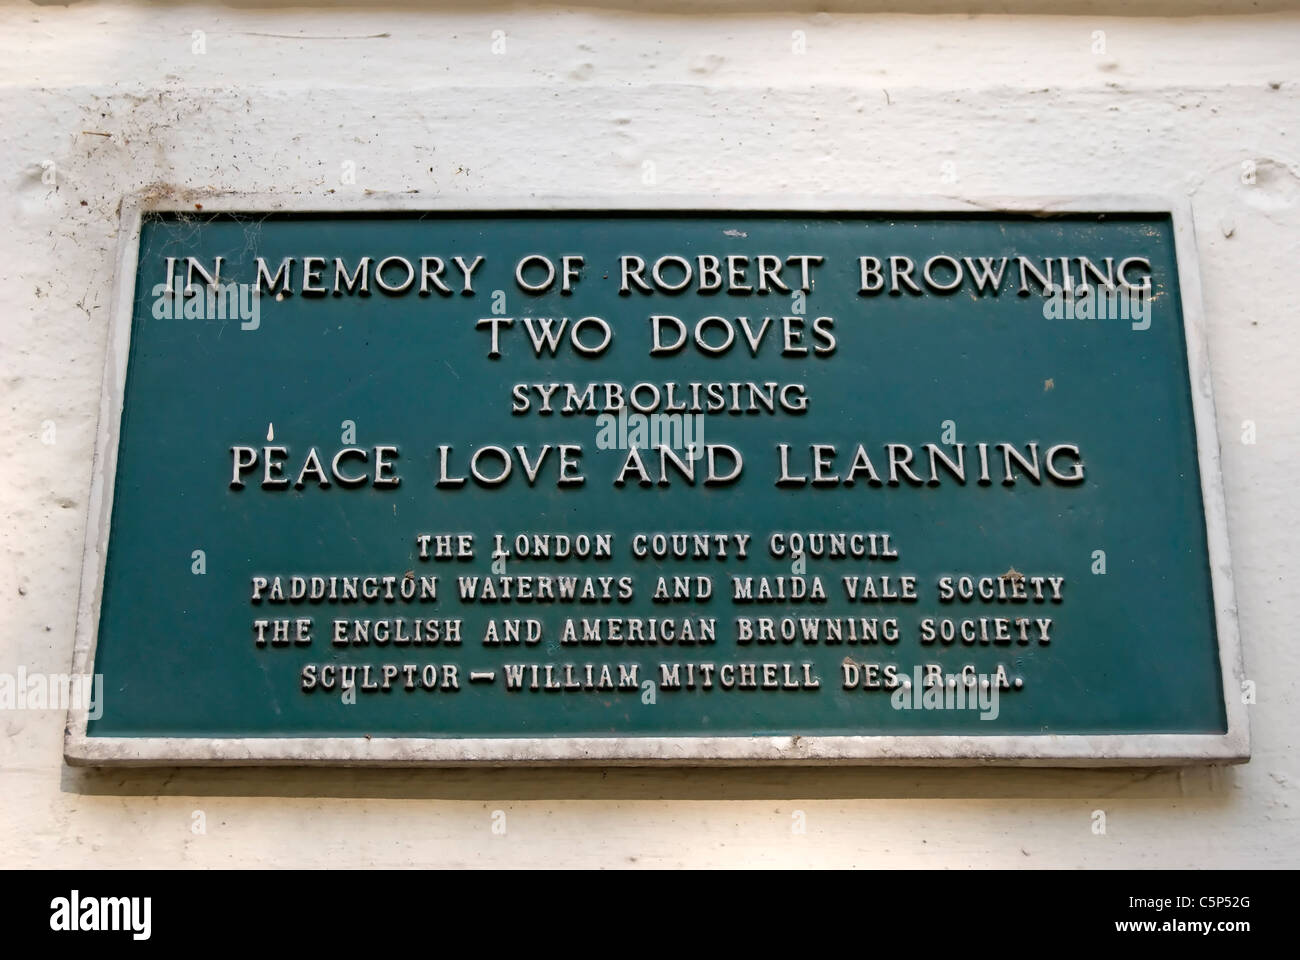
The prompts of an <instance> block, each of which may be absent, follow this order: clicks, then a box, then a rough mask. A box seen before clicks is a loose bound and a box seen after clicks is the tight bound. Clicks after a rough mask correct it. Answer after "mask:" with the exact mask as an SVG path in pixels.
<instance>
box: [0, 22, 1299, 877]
mask: <svg viewBox="0 0 1300 960" xmlns="http://www.w3.org/2000/svg"><path fill="white" fill-rule="evenodd" d="M792 5H796V6H797V5H799V0H792ZM1289 5H1290V4H1289V3H1287V2H1275V3H1270V4H1269V6H1268V7H1267V9H1272V10H1279V11H1281V12H1274V13H1269V14H1266V15H1240V14H1239V13H1235V12H1234V11H1250V10H1258V9H1263V8H1261V7H1259V6H1257V5H1253V4H1249V3H1244V2H1243V3H1227V4H1223V3H1216V2H1213V0H1202V2H1199V3H1198V4H1196V5H1195V6H1193V7H1188V5H1187V4H1185V3H1173V2H1163V0H1154V2H1148V3H1145V4H1143V5H1142V7H1141V10H1142V12H1143V13H1145V14H1148V16H1144V17H1142V18H1136V17H1114V16H1103V15H1087V16H1073V17H1061V16H1043V15H1035V14H1026V15H1017V16H981V17H967V16H905V15H894V14H870V15H868V14H854V13H851V12H837V13H833V14H827V13H814V12H811V10H809V12H799V13H779V12H772V11H771V10H770V9H769V7H770V4H768V3H766V2H764V0H754V2H752V3H745V2H732V3H727V4H724V5H723V7H722V8H721V9H722V11H723V12H722V13H719V14H716V15H708V14H703V13H695V14H690V15H687V14H686V13H684V12H675V11H676V10H679V9H680V10H683V11H684V10H685V9H686V8H684V7H679V6H678V5H676V4H673V3H656V2H655V0H646V2H645V3H636V4H632V3H626V4H617V3H616V4H612V5H611V6H609V7H608V8H602V7H601V6H599V5H595V4H592V5H583V6H582V7H581V9H579V10H578V11H576V12H566V11H565V10H562V9H558V8H546V9H539V10H532V11H529V10H524V9H509V8H507V7H502V6H497V5H495V4H492V3H484V4H482V5H473V9H469V8H468V5H467V6H459V7H453V8H449V9H448V10H447V11H446V12H443V13H429V12H421V11H419V10H417V9H415V8H414V7H411V6H404V5H401V4H395V5H387V6H384V7H382V8H377V9H370V10H366V9H361V7H362V6H363V5H361V4H357V5H355V6H353V5H325V4H310V3H303V4H299V5H292V6H290V5H285V6H284V7H281V8H279V9H273V10H272V9H261V8H257V7H256V6H254V5H251V4H248V5H243V4H240V5H216V4H204V3H180V4H175V5H168V6H165V7H148V6H146V5H144V4H137V3H76V2H73V3H71V4H70V5H68V6H57V5H37V4H33V3H29V2H11V3H6V4H0V178H2V183H3V186H2V188H0V204H2V205H3V207H2V209H3V211H4V212H3V218H2V219H0V224H2V225H3V230H0V290H2V291H3V299H2V300H0V303H2V304H3V306H2V307H0V309H2V310H3V314H0V463H3V467H2V468H0V671H5V672H12V671H15V670H16V669H17V668H18V666H19V665H22V666H24V667H25V668H26V669H27V670H28V671H40V672H49V673H59V672H64V671H67V670H68V669H69V666H70V663H71V650H72V638H73V627H74V615H75V602H76V597H77V591H78V586H79V584H78V581H79V577H80V562H81V552H82V545H83V535H84V525H85V519H86V506H87V498H88V494H89V483H90V468H91V453H92V442H93V434H94V428H95V418H96V412H97V404H98V397H99V387H100V377H101V370H102V363H103V358H104V347H105V330H106V325H107V320H108V307H109V293H110V289H111V285H112V279H113V269H114V259H113V257H114V248H115V241H116V231H117V218H116V213H117V207H118V202H119V199H120V198H121V196H122V194H123V193H125V192H128V191H132V190H137V189H140V188H142V187H145V186H148V185H153V186H154V187H155V188H156V189H157V190H158V191H159V192H161V193H170V194H175V195H179V196H182V197H189V196H191V195H192V197H193V198H194V199H196V200H200V201H201V199H202V196H203V193H204V192H205V191H211V190H237V191H253V190H257V191H271V190H280V191H286V192H304V193H310V194H313V195H324V194H325V193H326V192H327V191H330V190H335V191H340V192H342V191H353V192H356V191H362V190H370V191H376V192H385V191H419V193H420V194H421V195H425V196H427V197H428V198H429V200H430V202H434V201H436V200H438V199H443V198H455V197H460V196H467V195H474V196H484V195H488V196H490V195H492V194H509V195H519V194H526V193H530V192H545V193H564V192H566V191H571V192H575V193H579V192H580V193H582V194H588V195H608V196H609V197H610V200H611V202H617V200H618V198H619V197H620V196H621V195H623V194H625V193H627V192H633V191H634V192H645V191H647V190H650V189H657V190H662V191H663V192H664V193H665V194H672V193H718V194H728V193H735V194H744V193H763V194H776V193H781V192H787V193H789V194H791V195H797V196H801V197H802V196H808V195H812V196H815V195H817V194H819V193H824V192H831V193H839V194H844V193H853V192H856V193H861V194H862V195H863V197H864V205H867V204H868V203H869V201H868V200H867V198H868V197H869V196H870V195H872V194H880V195H888V194H908V195H913V194H930V193H933V194H943V195H954V196H976V197H978V196H987V195H995V194H1005V193H1016V194H1026V195H1052V194H1090V193H1103V192H1105V193H1114V192H1124V193H1152V192H1156V193H1173V194H1181V195H1187V196H1189V197H1190V198H1191V202H1192V206H1193V210H1194V213H1195V217H1196V223H1197V231H1198V235H1199V240H1198V246H1199V251H1200V257H1201V269H1202V276H1203V282H1204V288H1205V303H1206V312H1207V315H1208V318H1209V340H1210V350H1211V361H1212V364H1213V377H1214V388H1215V392H1216V394H1217V399H1218V427H1219V432H1220V436H1221V439H1222V443H1223V448H1224V449H1223V453H1224V474H1225V482H1226V489H1227V500H1228V514H1229V523H1230V530H1229V532H1230V536H1231V540H1232V548H1233V554H1234V560H1235V572H1236V578H1237V590H1238V600H1239V603H1240V619H1241V632H1242V636H1243V639H1244V646H1245V658H1246V667H1247V674H1248V676H1250V677H1252V678H1254V679H1255V681H1256V682H1257V684H1258V699H1259V702H1258V704H1257V705H1256V706H1254V707H1252V708H1251V709H1252V726H1253V734H1254V754H1255V757H1254V760H1253V761H1252V762H1251V763H1250V764H1248V765H1246V766H1244V767H1236V768H1229V769H1214V768H1209V769H1190V770H1183V771H1156V772H1151V771H1146V772H1142V771H1137V772H1135V771H1127V772H1124V771H1085V772H1078V771H1052V770H1034V771H1026V770H965V771H953V770H923V769H902V770H898V769H893V770H891V769H866V770H846V769H841V770H816V769H760V770H717V769H704V770H668V771H665V770H635V769H631V770H628V769H622V770H608V771H604V770H599V769H596V770H573V771H562V770H550V771H502V770H498V771H486V772H482V771H479V772H475V771H464V770H461V771H377V770H324V771H319V770H318V771H309V770H179V771H178V770H165V771H140V770H134V771H124V770H116V771H108V772H97V771H92V770H73V769H69V768H66V767H65V766H64V765H63V763H62V760H61V750H62V733H63V719H64V718H63V715H62V714H61V713H58V712H54V711H0V729H2V730H3V733H4V736H3V737H0V840H3V842H0V864H2V865H4V866H27V865H32V866H79V865H87V864H93V865H99V866H174V865H196V866H227V865H285V866H287V865H305V866H317V865H332V864H375V865H381V866H404V865H443V866H454V865H469V866H493V865H511V866H520V865H525V866H526V865H549V864H556V863H564V864H573V865H613V866H631V865H642V864H645V865H654V866H676V865H688V864H691V865H723V864H729V865H752V866H766V865H814V864H815V865H858V866H869V865H877V866H879V865H891V866H917V867H929V866H933V867H960V866H967V865H988V866H1018V865H1035V866H1043V865H1046V866H1080V865H1083V866H1125V865H1135V866H1151V867H1156V866H1160V867H1177V866H1208V865H1283V864H1286V865H1292V866H1294V865H1297V864H1300V820H1298V816H1297V810H1296V808H1295V807H1293V804H1294V803H1296V802H1297V790H1296V784H1297V778H1298V777H1300V770H1298V769H1297V762H1296V749H1297V746H1296V739H1297V735H1298V734H1300V723H1298V721H1297V716H1298V715H1300V712H1298V711H1297V706H1298V705H1300V703H1298V701H1297V692H1296V678H1297V667H1298V666H1300V655H1298V654H1297V649H1298V645H1297V639H1300V638H1298V637H1297V635H1296V634H1295V633H1293V631H1294V630H1295V623H1296V617H1297V614H1298V613H1300V604H1298V603H1297V591H1298V589H1300V587H1298V585H1297V584H1298V583H1300V550H1297V548H1296V537H1297V532H1298V531H1300V523H1298V522H1297V509H1296V506H1295V502H1296V494H1295V492H1294V489H1293V478H1294V477H1295V476H1297V475H1300V435H1298V434H1300V431H1298V430H1297V421H1298V419H1300V411H1298V410H1297V402H1296V398H1297V395H1298V394H1300V369H1298V367H1300V364H1298V362H1297V361H1298V360H1300V322H1298V318H1297V306H1298V304H1297V293H1296V289H1297V287H1296V282H1297V281H1296V278H1297V260H1298V259H1300V148H1298V146H1297V143H1296V141H1297V138H1300V129H1297V123H1296V121H1297V119H1300V77H1297V64H1298V63H1300V56H1298V55H1300V14H1297V13H1296V12H1294V10H1293V11H1292V12H1286V7H1288V6H1289ZM843 6H845V7H846V8H848V9H852V8H853V5H852V4H844V5H843ZM1022 6H1023V8H1024V9H1028V10H1046V11H1050V10H1052V9H1054V8H1055V7H1059V6H1062V5H1060V4H1053V3H1050V2H1045V3H1041V4H1035V3H1032V2H1027V3H1025V4H1022ZM1103 6H1104V5H1101V4H1093V5H1092V6H1091V8H1094V9H1102V8H1103ZM942 7H943V4H942V3H941V2H934V3H929V4H927V5H926V6H925V7H919V6H918V7H915V8H914V9H936V8H942ZM1119 8H1120V6H1119V5H1116V9H1119ZM858 9H865V6H864V7H862V8H858ZM1076 9H1078V8H1076ZM1188 9H1191V10H1195V11H1196V12H1215V11H1227V12H1226V13H1224V14H1223V15H1219V16H1209V17H1180V16H1174V15H1170V16H1161V15H1160V14H1162V13H1164V14H1177V13H1178V12H1180V11H1184V10H1188ZM497 30H500V31H504V32H505V37H506V49H505V52H504V53H503V54H499V55H498V54H494V53H493V52H492V49H491V46H492V39H493V38H492V34H493V31H497ZM194 31H203V39H204V44H205V50H206V52H202V53H197V52H194V45H195V42H196V37H195V35H194V33H193V32H194ZM794 31H803V32H804V36H805V39H806V44H807V52H806V54H804V55H798V54H796V53H794V52H793V51H792V43H793V40H794V37H793V32H794ZM1096 31H1104V42H1105V50H1104V52H1094V44H1095V42H1096V36H1095V32H1096ZM347 161H352V162H354V163H355V164H356V169H357V184H356V185H355V186H345V185H344V184H342V183H340V172H341V168H342V164H343V163H345V162H347ZM1247 162H1250V163H1253V164H1254V170H1255V176H1254V182H1253V183H1250V182H1244V181H1246V180H1249V179H1250V177H1243V170H1244V168H1243V164H1244V163H1247ZM647 163H649V164H652V165H653V170H654V174H655V184H654V185H653V186H647V185H646V184H645V183H644V182H643V174H644V172H645V170H646V169H647V167H646V164H647ZM51 164H52V167H51V166H50V165H51ZM946 164H951V166H945V165H946ZM51 171H52V172H53V176H54V183H53V184H51V183H49V182H47V181H48V180H49V179H50V176H49V175H50V172H51ZM1246 420H1251V421H1254V423H1255V425H1256V430H1257V436H1258V441H1257V442H1256V443H1255V444H1253V445H1247V444H1244V443H1242V442H1241V437H1242V429H1243V427H1242V425H1243V421H1246ZM51 423H52V424H53V425H54V429H55V435H54V439H55V442H54V443H53V444H46V443H43V442H42V439H43V437H42V434H43V433H45V434H46V436H45V439H48V426H49V424H51ZM179 642H184V639H183V638H180V639H179ZM1099 809H1100V810H1104V811H1105V812H1106V815H1107V832H1106V834H1105V835H1104V836H1097V835H1094V833H1093V831H1092V823H1093V820H1092V816H1091V815H1092V812H1093V811H1094V810H1099ZM498 810H500V811H504V812H505V814H506V823H507V827H508V829H507V832H506V834H505V835H504V836H501V835H494V834H493V832H492V830H491V825H492V822H493V820H492V815H493V812H494V811H498ZM194 811H203V813H204V814H205V817H206V826H207V831H206V833H205V834H201V835H200V834H195V833H194V832H193V831H192V824H193V813H194ZM796 811H802V812H803V814H804V815H805V816H806V823H807V832H806V833H805V834H802V835H800V834H796V833H794V832H792V829H791V825H792V822H793V821H794V814H795V812H796Z"/></svg>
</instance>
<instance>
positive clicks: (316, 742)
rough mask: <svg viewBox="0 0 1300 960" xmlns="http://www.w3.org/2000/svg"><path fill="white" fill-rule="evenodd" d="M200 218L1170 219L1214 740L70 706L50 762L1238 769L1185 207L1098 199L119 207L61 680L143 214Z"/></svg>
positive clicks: (1218, 497)
mask: <svg viewBox="0 0 1300 960" xmlns="http://www.w3.org/2000/svg"><path fill="white" fill-rule="evenodd" d="M196 203H201V204H202V206H201V210H202V212H203V213H222V212H227V213H229V212H234V213H251V214H259V213H279V212H288V213H376V214H379V213H392V212H410V211H421V210H428V211H429V212H431V213H491V212H506V213H508V212H512V211H528V212H572V213H581V212H589V213H592V214H602V213H603V214H617V213H620V212H629V213H633V212H668V213H671V212H682V213H687V212H693V211H702V212H712V213H717V214H725V213H726V212H727V211H729V210H730V211H737V212H745V213H754V212H765V211H770V212H773V213H831V214H833V213H886V214H888V213H897V214H907V213H918V214H933V213H952V214H961V213H980V212H983V213H1006V214H1026V213H1029V214H1032V213H1042V214H1044V215H1052V214H1060V213H1137V214H1143V213H1155V214H1169V215H1171V216H1172V222H1173V230H1174V239H1175V254H1176V256H1177V261H1178V282H1179V289H1180V292H1181V295H1182V305H1183V318H1184V326H1185V332H1186V341H1187V362H1188V369H1189V372H1190V379H1191V390H1192V407H1193V412H1194V415H1195V421H1196V444H1197V451H1198V456H1199V461H1200V475H1201V495H1202V500H1203V502H1204V508H1205V525H1206V533H1207V538H1208V545H1209V560H1210V571H1211V577H1212V583H1213V591H1214V608H1215V616H1216V620H1217V624H1216V626H1217V635H1218V643H1219V664H1220V668H1221V672H1222V676H1223V697H1224V705H1225V708H1226V712H1227V719H1228V731H1227V733H1226V734H1105V735H1098V736H1077V735H1071V736H1058V735H1045V736H988V737H979V736H830V737H826V736H807V737H804V736H790V737H758V736H754V737H747V736H733V737H626V738H624V737H538V738H519V739H504V738H495V737H493V738H485V739H466V738H440V739H427V738H416V737H377V738H374V739H367V738H364V737H355V738H354V737H325V738H313V737H247V738H237V739H221V738H207V737H89V736H87V735H86V724H87V719H88V718H87V713H88V709H87V707H85V706H80V707H74V708H73V709H72V710H70V711H69V713H68V724H67V730H66V738H65V741H64V757H65V759H66V760H67V762H68V763H70V764H76V765H117V764H131V765H137V766H148V765H154V766H163V765H177V764H185V765H194V764H205V765H214V766H216V765H227V766H233V765H244V766H257V765H271V764H293V765H306V764H330V765H337V766H348V765H381V766H382V765H388V766H402V765H417V764H425V765H435V766H453V765H475V764H478V765H503V764H531V765H568V764H599V765H616V764H628V765H637V764H643V765H650V764H660V765H692V764H719V765H744V764H758V763H762V764H770V763H813V764H866V763H878V764H897V765H903V764H920V765H932V766H939V765H979V764H983V765H989V764H1017V765H1039V766H1122V765H1128V766H1137V765H1163V764H1175V763H1239V762H1243V761H1245V760H1248V759H1249V758H1250V731H1249V724H1248V718H1247V711H1246V706H1245V704H1244V703H1243V702H1242V695H1241V685H1242V681H1243V679H1244V677H1245V674H1244V670H1243V666H1242V659H1241V642H1240V637H1239V634H1238V630H1237V605H1236V598H1235V593H1234V588H1233V581H1232V565H1231V560H1230V557H1229V551H1228V524H1227V514H1226V510H1225V505H1224V497H1223V478H1222V474H1221V470H1220V463H1219V439H1218V434H1217V432H1216V429H1215V412H1214V396H1213V391H1212V388H1211V382H1210V367H1209V358H1208V356H1207V352H1206V341H1205V321H1204V315H1203V313H1202V307H1201V283H1200V271H1199V269H1198V266H1197V257H1196V238H1195V233H1194V228H1193V223H1192V214H1191V207H1190V204H1188V203H1187V202H1186V200H1184V199H1181V198H1180V199H1177V200H1173V199H1164V198H1162V199H1155V200H1153V199H1151V198H1133V197H1122V196H1103V197H1088V198H1068V199H1029V198H996V199H991V200H970V199H964V198H952V197H935V196H931V197H919V198H914V199H898V198H888V199H881V198H874V197H861V196H859V197H844V196H836V197H829V198H827V197H808V198H803V199H799V200H792V199H791V198H789V197H784V196H780V197H752V196H745V197H723V196H711V197H691V196H671V195H670V196H654V197H649V196H643V197H638V198H635V199H632V200H628V199H627V198H624V197H622V196H610V197H589V198H579V197H537V196H531V197H526V198H504V199H501V198H498V199H493V200H491V201H488V200H483V199H477V198H469V197H456V198H444V199H437V200H435V199H432V198H429V197H423V196H418V195H413V194H401V195H392V196H388V195H371V196H368V197H365V198H363V199H358V200H348V199H343V198H340V197H338V196H333V195H331V196H327V197H326V196H307V195H294V196H283V195H258V194H190V193H187V194H186V195H185V198H184V200H183V201H182V200H173V199H159V198H157V197H156V196H154V195H150V194H148V193H144V194H137V195H133V196H129V197H126V198H124V200H123V203H122V221H121V235H120V238H119V248H118V265H117V274H116V278H115V281H114V296H113V314H112V318H111V320H110V326H109V331H108V349H107V358H106V362H105V368H104V382H103V389H102V392H101V397H100V412H99V426H98V429H97V431H96V437H95V462H94V470H93V473H92V480H91V492H90V509H89V517H88V519H87V524H86V549H85V556H84V560H83V564H82V579H81V599H80V603H79V605H78V609H77V632H76V644H75V648H74V654H73V671H74V673H77V674H90V673H92V672H93V665H94V662H95V643H96V639H97V632H98V624H99V610H100V601H101V597H102V593H103V588H104V565H105V559H106V556H107V546H108V532H109V521H110V519H111V517H112V507H113V483H114V479H115V477H116V467H117V444H118V429H119V426H120V423H121V417H122V404H123V387H124V384H125V378H126V369H127V360H128V356H129V350H130V342H131V320H132V314H133V310H132V307H133V300H134V293H135V279H136V266H137V258H138V255H139V248H140V226H141V221H142V217H143V215H144V214H145V213H147V212H156V211H158V212H166V211H172V212H189V213H193V212H196Z"/></svg>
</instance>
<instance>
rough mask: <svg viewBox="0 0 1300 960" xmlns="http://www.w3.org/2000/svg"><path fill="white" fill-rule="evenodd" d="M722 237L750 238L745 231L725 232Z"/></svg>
mask: <svg viewBox="0 0 1300 960" xmlns="http://www.w3.org/2000/svg"><path fill="white" fill-rule="evenodd" d="M722 235H723V236H724V237H748V236H749V234H747V233H746V232H745V231H744V230H723V231H722Z"/></svg>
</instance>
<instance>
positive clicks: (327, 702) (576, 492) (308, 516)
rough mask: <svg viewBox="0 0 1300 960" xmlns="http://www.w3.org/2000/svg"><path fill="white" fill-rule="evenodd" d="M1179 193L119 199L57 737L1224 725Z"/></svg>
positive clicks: (1130, 750)
mask: <svg viewBox="0 0 1300 960" xmlns="http://www.w3.org/2000/svg"><path fill="white" fill-rule="evenodd" d="M1194 254H1195V251H1194V244H1193V242H1192V238H1191V234H1190V226H1189V224H1188V222H1187V220H1186V218H1185V217H1184V216H1183V214H1182V213H1181V211H1180V210H1178V209H1172V208H1171V207H1169V206H1167V205H1161V204H1145V203H1138V202H1131V201H1129V202H1119V201H1093V202H1082V201H1079V202H1072V203H1058V204H1055V205H1053V206H1051V207H1050V208H1048V207H1046V206H1045V205H1043V204H1038V203H1015V202H1012V203H1002V204H996V205H993V206H992V207H989V206H985V205H981V206H980V207H978V208H977V207H975V206H966V205H961V204H952V203H950V204H947V206H946V207H945V206H940V205H936V204H934V203H932V202H921V203H913V204H906V205H898V204H872V205H865V208H864V209H858V210H854V209H849V208H848V207H847V205H844V206H843V207H840V206H838V205H821V206H820V207H819V208H818V209H792V208H790V207H789V205H786V206H785V207H784V208H782V209H769V208H768V207H767V206H765V205H761V204H751V205H749V206H748V207H747V208H746V209H741V210H737V209H734V208H730V207H729V208H721V207H719V206H718V205H717V204H712V205H711V204H707V203H695V204H691V205H690V206H689V208H683V209H676V208H672V207H669V208H664V207H663V206H660V207H658V208H645V209H638V208H636V207H635V206H630V207H629V208H628V209H625V210H619V211H609V210H597V209H591V208H586V207H583V206H581V205H578V204H570V205H568V206H567V208H560V207H558V206H549V207H543V206H539V205H537V204H532V205H530V206H524V205H520V206H518V207H512V208H510V209H472V208H469V207H465V208H462V209H456V210H445V209H436V210H430V209H410V208H407V207H403V206H401V205H396V204H378V205H376V208H374V209H367V210H360V209H346V208H340V207H337V206H336V207H335V208H334V209H331V210H329V211H322V210H319V209H305V210H301V209H294V208H293V207H292V205H290V206H286V205H285V204H284V203H283V201H279V200H274V199H269V200H268V199H266V198H241V199H226V200H221V201H216V202H212V203H205V204H203V205H202V209H194V208H193V206H191V207H190V208H188V209H179V208H173V209H163V208H159V207H157V206H156V205H150V204H149V203H147V202H144V201H141V202H137V203H133V204H128V207H127V211H126V214H125V216H124V241H123V254H122V262H121V270H120V273H121V275H120V278H119V284H120V292H119V304H118V306H117V313H116V317H115V320H114V326H113V329H112V331H111V332H110V348H109V361H108V366H107V371H106V375H105V386H104V404H103V413H102V417H101V423H100V436H99V444H98V456H97V462H96V473H95V488H94V493H93V503H92V509H91V518H90V531H89V534H88V541H87V552H86V561H85V576H84V584H83V596H82V602H81V610H80V618H79V635H78V644H77V663H76V665H75V667H74V670H75V671H76V672H77V673H79V674H84V675H85V676H86V677H87V678H93V679H88V681H87V684H86V687H87V689H88V690H90V691H92V692H93V694H92V695H91V696H90V697H89V698H88V700H87V702H85V703H82V704H76V705H74V707H73V710H72V712H71V715H70V718H69V732H68V741H67V746H66V751H67V756H68V758H69V760H71V761H73V762H82V763H115V762H134V763H151V762H153V763H157V762H209V763H262V762H267V763H269V762H294V763H311V762H335V763H361V762H375V763H389V764H396V763H434V764H437V763H462V762H498V763H500V762H513V761H520V762H533V763H537V762H592V763H619V762H625V763H645V762H669V763H699V762H731V763H749V762H768V761H775V762H794V761H808V762H869V761H884V762H925V763H941V762H1022V763H1032V762H1036V763H1070V764H1079V763H1162V762H1179V761H1182V762H1191V761H1233V760H1241V759H1244V758H1245V757H1246V756H1247V755H1248V739H1247V730H1246V724H1245V718H1244V707H1243V705H1242V703H1243V693H1242V676H1241V668H1240V662H1239V655H1238V642H1237V636H1236V623H1235V613H1234V605H1233V599H1232V586H1231V568H1230V565H1229V562H1228V554H1227V540H1226V533H1225V524H1224V509H1223V499H1222V492H1221V487H1220V477H1219V468H1218V447H1217V441H1216V438H1215V431H1214V423H1213V407H1212V401H1211V398H1210V395H1209V390H1210V385H1209V375H1208V368H1207V366H1206V358H1205V353H1204V345H1203V342H1202V339H1201V336H1202V334H1201V318H1200V312H1199V311H1200V307H1199V289H1198V286H1197V281H1196V270H1195V261H1194Z"/></svg>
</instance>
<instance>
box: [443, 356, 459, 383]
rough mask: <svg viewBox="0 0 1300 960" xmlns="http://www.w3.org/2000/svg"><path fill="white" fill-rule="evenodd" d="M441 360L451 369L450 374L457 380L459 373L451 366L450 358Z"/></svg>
mask: <svg viewBox="0 0 1300 960" xmlns="http://www.w3.org/2000/svg"><path fill="white" fill-rule="evenodd" d="M442 362H443V363H445V364H446V365H447V369H448V370H450V371H451V375H452V376H453V377H455V378H456V379H457V380H459V379H460V374H459V373H457V372H456V368H455V367H453V366H452V365H451V361H450V360H444V361H442Z"/></svg>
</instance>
